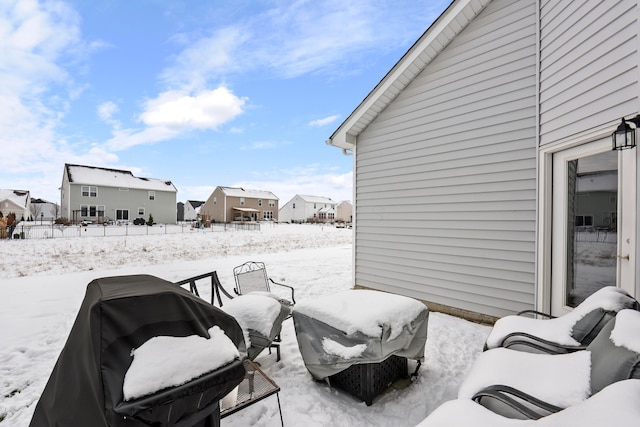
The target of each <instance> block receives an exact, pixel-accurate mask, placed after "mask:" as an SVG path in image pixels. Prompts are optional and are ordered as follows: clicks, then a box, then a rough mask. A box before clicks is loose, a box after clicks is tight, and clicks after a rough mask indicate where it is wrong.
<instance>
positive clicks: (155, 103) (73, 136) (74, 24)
mask: <svg viewBox="0 0 640 427" xmlns="http://www.w3.org/2000/svg"><path fill="white" fill-rule="evenodd" d="M449 3H450V1H449V0H358V1H353V2H345V1H342V0H326V1H310V0H309V1H307V0H250V1H249V0H211V1H189V2H186V1H183V2H177V1H172V0H136V1H135V2H131V1H128V0H95V1H90V2H89V1H86V0H70V1H59V0H51V1H49V0H0V82H1V83H0V142H1V143H2V145H1V146H2V148H3V155H2V156H0V188H3V189H12V190H29V191H30V192H31V197H32V198H42V199H45V200H49V201H53V202H57V203H59V202H60V194H59V187H60V185H61V182H62V172H63V166H64V164H65V163H72V164H82V165H88V166H99V167H107V168H115V169H124V170H129V171H131V172H133V174H134V175H136V176H139V177H146V178H158V179H163V180H171V181H172V182H173V183H174V184H175V186H176V188H177V189H178V195H177V200H178V201H182V202H184V201H186V200H206V199H207V198H208V197H209V195H210V194H211V193H212V192H213V190H214V189H215V187H216V186H231V187H243V188H247V189H255V190H267V191H271V192H273V193H274V194H275V195H276V196H277V197H278V198H279V199H280V200H281V202H282V203H286V202H287V201H288V200H290V199H291V198H292V197H293V196H295V195H296V194H304V195H312V196H323V197H330V198H331V199H333V200H335V201H337V202H338V201H341V200H352V199H353V196H352V191H353V190H352V187H353V185H352V184H353V174H352V171H353V158H352V157H350V156H345V155H344V154H343V153H342V151H341V150H340V149H338V148H335V147H331V146H328V145H326V143H325V141H326V140H327V139H328V138H329V137H330V136H331V134H332V133H333V132H334V131H335V130H336V129H337V128H338V126H339V125H340V124H341V123H342V122H343V121H344V120H345V119H346V118H347V117H348V116H349V114H350V113H351V112H352V111H353V110H354V109H355V108H356V107H357V106H358V104H359V103H360V102H361V101H362V100H363V99H364V98H365V97H366V96H367V94H368V93H369V92H370V91H371V90H372V89H373V88H374V87H375V85H376V84H377V83H378V82H380V80H381V79H382V78H383V77H384V75H385V74H386V73H387V72H388V71H389V70H390V69H391V68H392V67H393V65H394V64H395V63H396V62H397V61H398V60H399V59H400V58H401V57H402V55H403V54H405V53H406V52H407V50H408V49H409V48H410V47H411V45H412V44H413V43H414V42H415V41H416V40H417V39H418V38H419V37H420V36H421V35H422V34H423V33H424V31H425V30H426V29H427V28H428V27H429V25H430V24H431V23H432V22H433V21H434V20H435V19H436V18H437V17H438V16H439V15H440V14H441V13H442V12H443V11H444V10H445V9H446V7H447V6H448V5H449Z"/></svg>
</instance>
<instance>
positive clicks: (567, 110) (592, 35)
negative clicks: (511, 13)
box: [540, 0, 639, 146]
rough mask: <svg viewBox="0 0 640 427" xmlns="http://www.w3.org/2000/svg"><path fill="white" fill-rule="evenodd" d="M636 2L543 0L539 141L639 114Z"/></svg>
mask: <svg viewBox="0 0 640 427" xmlns="http://www.w3.org/2000/svg"><path fill="white" fill-rule="evenodd" d="M637 5H638V2H637V0H622V1H614V0H607V1H593V0H579V1H578V0H543V1H541V7H540V22H541V25H540V142H541V145H542V146H544V145H547V144H551V143H559V142H562V140H563V139H567V138H576V137H579V135H580V134H581V133H584V132H586V131H589V130H593V129H594V128H598V127H601V126H603V125H604V126H607V127H608V128H611V129H614V128H615V127H614V124H615V125H617V124H618V122H619V121H620V118H621V117H623V116H626V117H630V116H631V115H632V114H633V115H635V114H637V112H638V77H639V74H638V43H639V40H638V21H637V19H638V6H637Z"/></svg>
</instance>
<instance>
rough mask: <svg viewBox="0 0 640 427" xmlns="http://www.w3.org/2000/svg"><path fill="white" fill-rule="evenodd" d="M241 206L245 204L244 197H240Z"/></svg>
mask: <svg viewBox="0 0 640 427" xmlns="http://www.w3.org/2000/svg"><path fill="white" fill-rule="evenodd" d="M240 206H244V197H240Z"/></svg>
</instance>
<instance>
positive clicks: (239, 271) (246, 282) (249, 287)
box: [233, 261, 296, 307]
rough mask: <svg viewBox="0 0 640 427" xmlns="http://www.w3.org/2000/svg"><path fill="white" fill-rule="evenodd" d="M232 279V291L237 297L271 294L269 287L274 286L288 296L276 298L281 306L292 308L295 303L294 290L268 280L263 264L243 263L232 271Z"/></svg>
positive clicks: (270, 279)
mask: <svg viewBox="0 0 640 427" xmlns="http://www.w3.org/2000/svg"><path fill="white" fill-rule="evenodd" d="M233 277H234V279H235V281H236V287H235V289H234V291H235V293H236V294H238V295H246V294H248V293H252V292H263V293H264V292H266V293H272V290H271V286H270V285H276V286H279V287H280V288H283V289H284V290H285V292H286V293H287V294H290V296H287V298H283V297H278V299H279V300H280V301H281V302H282V303H283V304H285V305H288V306H291V307H293V305H294V304H295V303H296V298H295V289H294V288H293V287H292V286H289V285H285V284H283V283H278V282H276V281H274V280H273V279H272V278H270V277H269V276H268V275H267V268H266V267H265V265H264V262H255V261H248V262H245V263H244V264H242V265H239V266H237V267H235V268H234V269H233Z"/></svg>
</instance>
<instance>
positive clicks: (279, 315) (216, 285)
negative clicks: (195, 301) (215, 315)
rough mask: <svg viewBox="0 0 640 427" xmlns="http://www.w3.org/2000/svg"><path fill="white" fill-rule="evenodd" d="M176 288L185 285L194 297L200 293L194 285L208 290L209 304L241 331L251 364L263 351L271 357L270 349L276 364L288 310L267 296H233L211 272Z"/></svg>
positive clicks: (255, 294)
mask: <svg viewBox="0 0 640 427" xmlns="http://www.w3.org/2000/svg"><path fill="white" fill-rule="evenodd" d="M176 284H177V285H179V286H184V285H189V289H190V291H191V292H192V293H194V294H195V295H197V296H200V294H201V292H202V291H203V289H199V288H198V285H200V287H201V288H204V287H207V286H208V287H210V295H211V299H210V301H211V304H212V305H217V306H218V307H219V308H220V309H221V310H223V311H224V312H226V313H228V314H229V315H231V316H233V317H234V318H235V319H236V320H237V321H238V324H239V325H240V327H241V328H242V331H243V333H244V338H245V343H246V346H247V356H248V357H249V359H251V360H255V358H256V357H258V355H259V354H260V353H262V351H263V350H264V349H265V348H268V349H269V353H271V349H272V348H273V349H275V350H276V361H280V344H279V342H280V331H281V330H282V322H283V321H284V320H285V319H286V318H288V317H289V316H290V315H291V311H292V308H291V306H289V305H288V304H286V303H283V302H281V301H280V300H279V299H277V298H276V297H274V296H272V295H271V294H269V293H253V294H250V295H239V296H233V295H231V293H229V292H228V291H227V290H226V289H225V288H224V287H223V286H222V284H221V283H220V280H219V278H218V274H217V273H216V272H215V271H212V272H210V273H206V274H202V275H199V276H194V277H190V278H188V279H184V280H181V281H179V282H176Z"/></svg>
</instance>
